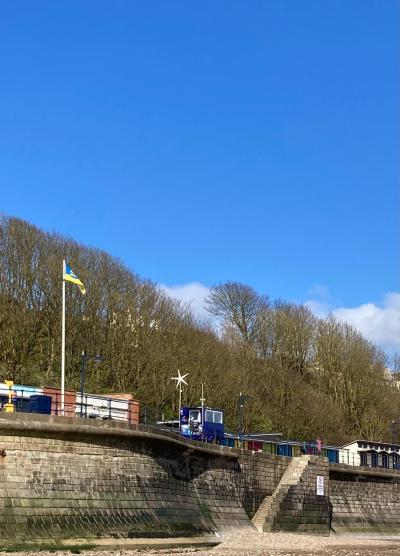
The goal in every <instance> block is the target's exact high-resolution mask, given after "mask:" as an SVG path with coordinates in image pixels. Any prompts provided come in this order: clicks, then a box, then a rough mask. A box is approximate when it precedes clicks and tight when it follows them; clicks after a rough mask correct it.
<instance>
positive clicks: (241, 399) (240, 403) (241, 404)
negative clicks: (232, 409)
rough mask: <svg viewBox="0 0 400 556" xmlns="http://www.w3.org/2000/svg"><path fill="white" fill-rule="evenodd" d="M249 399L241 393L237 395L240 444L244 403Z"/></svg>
mask: <svg viewBox="0 0 400 556" xmlns="http://www.w3.org/2000/svg"><path fill="white" fill-rule="evenodd" d="M248 398H249V396H246V395H245V394H242V392H240V394H239V398H238V411H239V431H238V432H239V442H241V440H242V437H243V429H244V409H243V408H244V403H245V401H246V400H247V399H248Z"/></svg>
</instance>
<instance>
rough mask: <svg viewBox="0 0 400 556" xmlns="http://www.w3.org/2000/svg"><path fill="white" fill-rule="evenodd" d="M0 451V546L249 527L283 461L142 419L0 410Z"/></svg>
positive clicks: (173, 534)
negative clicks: (186, 437) (185, 436)
mask: <svg viewBox="0 0 400 556" xmlns="http://www.w3.org/2000/svg"><path fill="white" fill-rule="evenodd" d="M0 454H2V455H0V535H1V537H2V539H3V545H4V544H5V545H7V544H13V543H15V542H17V541H18V542H19V541H21V542H22V541H35V540H38V539H55V540H60V539H74V538H76V539H82V538H85V539H99V538H109V537H115V538H118V537H122V538H132V537H146V536H151V537H166V536H187V535H190V536H192V535H207V534H209V533H214V532H216V531H220V530H223V529H225V528H229V527H251V524H250V521H249V516H250V517H251V515H252V514H253V513H254V512H255V511H256V509H257V508H258V505H259V504H260V503H261V501H262V499H263V498H264V497H265V496H266V495H269V494H272V492H273V491H274V489H275V487H276V485H277V484H278V482H279V480H280V478H281V476H282V474H283V472H284V470H285V469H286V467H287V465H288V462H289V458H284V457H278V456H271V455H268V454H254V455H253V456H252V455H251V454H249V453H247V454H246V453H244V452H240V451H237V450H231V449H229V448H222V447H220V446H212V445H211V446H209V445H204V444H202V443H194V442H185V441H183V440H181V439H179V438H177V437H176V436H175V435H172V434H169V433H165V434H164V433H160V432H159V431H157V430H155V429H153V430H152V429H150V428H147V427H140V426H136V427H135V426H129V425H125V424H121V423H115V422H109V421H105V422H98V421H91V420H90V421H89V420H88V421H86V420H84V421H79V420H77V419H72V418H67V417H49V416H39V415H26V414H25V415H23V414H1V415H0ZM246 511H247V513H246Z"/></svg>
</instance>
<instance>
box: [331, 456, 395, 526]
mask: <svg viewBox="0 0 400 556" xmlns="http://www.w3.org/2000/svg"><path fill="white" fill-rule="evenodd" d="M329 499H330V504H331V515H332V523H331V527H332V530H333V531H335V532H336V533H343V532H353V533H362V532H375V533H392V534H400V474H399V472H398V471H397V470H389V469H368V468H362V467H351V466H346V465H332V466H331V469H330V493H329Z"/></svg>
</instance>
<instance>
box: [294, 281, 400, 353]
mask: <svg viewBox="0 0 400 556" xmlns="http://www.w3.org/2000/svg"><path fill="white" fill-rule="evenodd" d="M309 293H310V294H314V296H313V298H312V299H309V300H308V301H306V302H305V303H304V304H305V305H307V307H309V308H310V309H311V310H312V311H313V313H314V314H315V315H317V316H318V317H324V316H326V315H327V314H328V313H329V312H331V313H333V314H334V315H335V316H336V317H337V318H338V319H339V320H341V321H344V322H347V323H349V324H351V325H352V326H354V328H356V329H357V330H358V331H359V332H361V334H362V335H363V336H364V337H365V338H367V339H368V340H370V341H371V342H373V343H374V344H376V345H377V346H379V347H380V348H381V349H383V350H384V351H386V352H387V353H388V354H392V353H394V352H395V351H398V352H400V293H397V292H389V293H387V294H386V295H385V296H384V297H383V301H382V302H381V303H372V302H369V303H363V304H362V305H358V306H357V307H335V304H334V303H333V302H332V298H331V295H330V293H329V289H328V288H327V287H326V286H315V287H314V288H313V289H312V290H311V291H310V292H309Z"/></svg>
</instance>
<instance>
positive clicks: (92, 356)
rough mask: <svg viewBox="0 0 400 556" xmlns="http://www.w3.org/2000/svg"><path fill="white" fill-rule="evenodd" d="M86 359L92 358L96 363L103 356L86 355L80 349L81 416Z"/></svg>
mask: <svg viewBox="0 0 400 556" xmlns="http://www.w3.org/2000/svg"><path fill="white" fill-rule="evenodd" d="M88 359H94V361H96V363H100V362H101V361H103V357H101V355H88V354H87V353H85V350H83V351H82V355H81V417H83V390H84V385H85V371H86V362H87V360H88Z"/></svg>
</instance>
